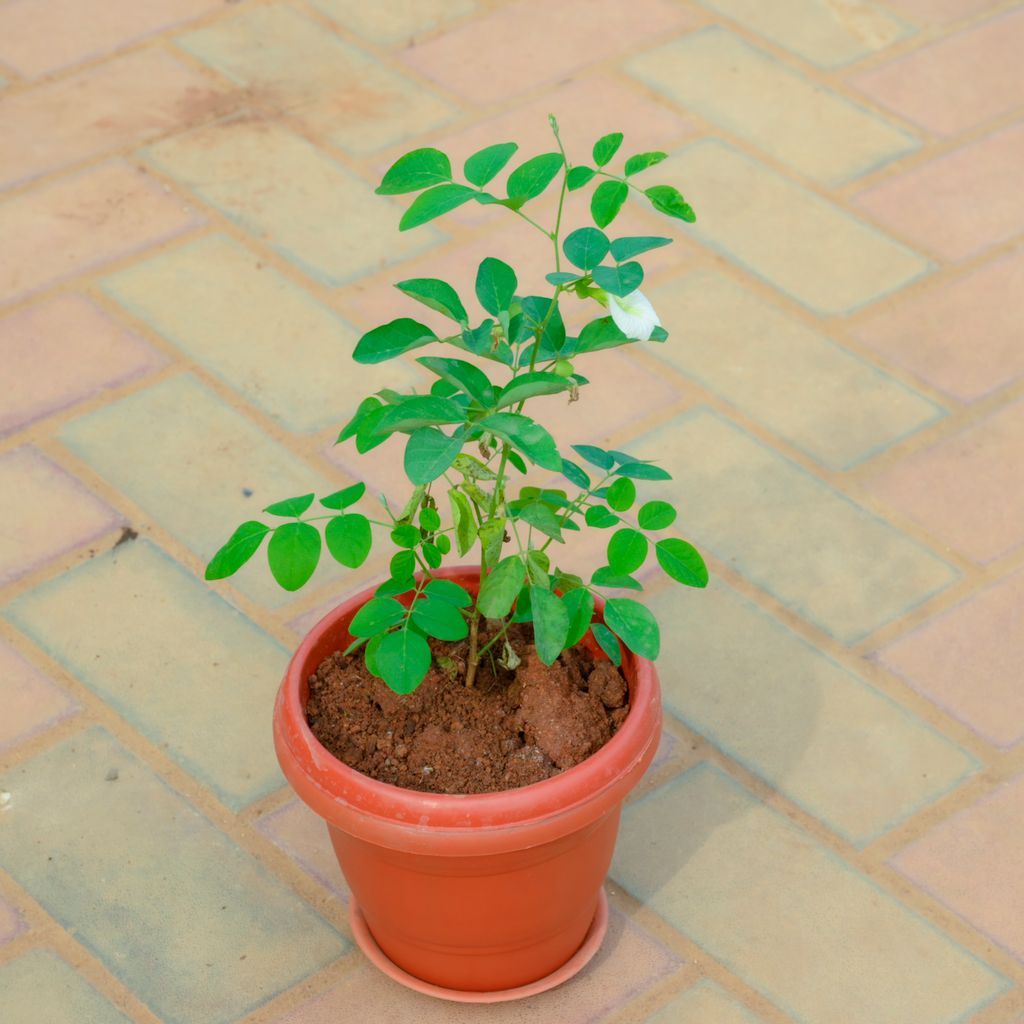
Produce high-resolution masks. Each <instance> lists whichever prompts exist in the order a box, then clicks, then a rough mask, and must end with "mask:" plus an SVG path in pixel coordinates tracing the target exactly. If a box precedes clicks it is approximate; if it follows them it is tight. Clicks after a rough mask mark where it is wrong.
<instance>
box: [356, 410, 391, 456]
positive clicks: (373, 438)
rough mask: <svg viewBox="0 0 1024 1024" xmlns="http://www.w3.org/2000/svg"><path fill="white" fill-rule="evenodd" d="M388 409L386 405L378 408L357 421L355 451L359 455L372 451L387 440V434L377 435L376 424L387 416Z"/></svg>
mask: <svg viewBox="0 0 1024 1024" xmlns="http://www.w3.org/2000/svg"><path fill="white" fill-rule="evenodd" d="M388 408H389V406H386V405H382V406H379V407H378V408H376V409H373V410H372V411H371V412H368V413H367V414H366V415H365V416H364V417H363V418H362V420H360V421H359V429H358V430H357V431H356V451H357V452H359V453H360V455H363V454H365V453H366V452H369V451H372V450H373V449H374V448H376V447H377V445H379V444H383V443H384V442H385V441H386V440H387V439H388V436H389V435H388V434H378V433H377V424H378V423H380V421H381V420H382V419H383V418H384V416H385V415H386V414H387V411H388Z"/></svg>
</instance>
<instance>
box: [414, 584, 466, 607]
mask: <svg viewBox="0 0 1024 1024" xmlns="http://www.w3.org/2000/svg"><path fill="white" fill-rule="evenodd" d="M423 592H424V593H425V594H428V595H429V596H430V597H433V598H436V599H437V600H438V601H447V602H448V603H449V604H453V605H455V607H456V608H468V607H469V606H470V605H472V603H473V598H472V596H471V595H470V593H469V591H468V590H466V589H465V588H464V587H460V586H459V585H458V583H453V582H452V581H451V580H431V581H430V582H429V583H428V584H427V585H426V586H425V587H424V588H423Z"/></svg>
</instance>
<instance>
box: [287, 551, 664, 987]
mask: <svg viewBox="0 0 1024 1024" xmlns="http://www.w3.org/2000/svg"><path fill="white" fill-rule="evenodd" d="M438 575H442V576H445V577H447V578H448V579H454V580H456V581H457V582H458V583H460V584H462V586H464V587H466V589H467V590H469V591H471V592H475V591H476V589H477V583H478V580H477V571H476V570H475V569H472V568H456V569H452V570H448V571H441V572H439V573H438ZM372 596H373V591H372V589H371V590H366V591H364V592H363V593H361V594H359V595H357V596H355V597H353V598H351V599H350V600H348V601H346V602H345V603H344V604H342V605H340V606H339V607H337V608H335V609H334V610H333V611H332V612H330V613H329V614H328V615H326V616H325V617H324V618H323V619H322V620H321V621H320V622H319V623H318V624H317V625H316V626H315V627H314V628H313V630H312V631H311V632H310V633H309V634H308V636H307V637H306V638H305V640H303V642H302V644H301V646H300V647H299V649H298V651H296V653H295V656H294V657H293V658H292V660H291V663H290V664H289V666H288V671H287V673H286V675H285V678H284V682H283V683H282V684H281V689H280V692H279V693H278V698H277V703H276V705H275V708H274V743H275V747H276V749H277V756H278V759H279V761H280V762H281V767H282V769H283V770H284V773H285V776H286V777H287V778H288V781H289V782H290V783H291V785H292V786H293V787H294V789H295V791H296V792H297V793H298V795H299V796H300V797H301V798H302V800H303V801H304V802H305V803H306V804H308V805H309V806H310V807H311V808H312V809H313V810H314V811H315V812H316V813H317V814H318V815H320V817H321V818H323V819H324V820H325V821H326V822H327V827H328V831H329V833H330V837H331V841H332V843H333V845H334V850H335V852H336V854H337V857H338V862H339V864H340V865H341V870H342V872H343V873H344V875H345V878H346V880H347V881H348V884H349V887H350V888H351V890H352V894H353V898H354V900H355V901H356V903H357V904H358V910H359V912H360V914H361V919H362V921H363V922H365V926H366V928H367V929H368V931H369V933H370V935H371V936H372V941H373V942H374V943H375V944H376V947H379V951H380V952H381V953H382V954H383V957H385V958H386V959H387V960H389V961H390V962H391V963H392V964H393V965H395V967H396V970H395V971H394V972H390V971H389V973H393V975H395V976H399V975H400V974H401V972H405V973H406V974H407V975H410V976H411V978H405V977H400V978H399V980H402V981H404V982H405V983H407V984H410V983H413V984H415V979H419V981H420V982H422V983H423V985H422V986H417V987H422V989H423V990H424V991H432V990H433V988H434V987H436V988H437V989H438V990H445V992H446V993H448V992H451V993H463V994H469V998H472V994H473V993H478V994H479V998H480V1001H483V1000H486V999H487V995H486V994H487V993H507V992H510V991H511V992H518V991H520V990H523V989H524V986H530V985H531V984H536V983H538V982H540V981H541V980H542V979H546V978H549V977H556V976H557V975H558V972H559V970H560V969H563V968H564V967H565V965H566V964H567V963H570V962H572V961H573V957H574V956H575V955H576V954H577V951H578V950H580V947H581V945H582V944H583V942H584V939H585V938H586V937H587V935H588V930H591V928H592V924H593V922H594V920H595V914H597V912H598V910H599V908H600V907H601V899H602V886H603V883H604V879H605V876H606V874H607V871H608V867H609V864H610V863H611V857H612V850H613V847H614V845H615V837H616V833H617V831H618V824H619V812H620V809H621V807H622V803H623V800H624V799H625V797H626V795H627V794H628V793H629V791H630V790H631V789H632V788H633V787H634V786H635V785H636V783H637V782H638V781H639V779H640V777H641V775H643V773H644V771H645V770H646V769H647V767H648V765H649V764H650V762H651V760H652V759H653V757H654V753H655V750H656V749H657V745H658V741H659V738H660V735H661V699H660V690H659V686H658V678H657V675H656V673H655V670H654V666H653V664H652V663H651V662H649V661H646V660H644V659H641V658H637V657H634V656H633V655H631V654H629V653H628V652H627V653H626V654H625V657H624V660H623V671H624V673H625V675H626V678H627V679H628V681H629V686H630V713H629V715H628V716H627V718H626V720H625V722H624V723H623V725H622V727H621V728H620V729H619V731H618V732H617V733H616V734H615V735H614V736H613V737H612V738H611V740H610V741H609V742H608V743H607V744H606V745H605V746H604V747H602V748H601V750H599V751H598V752H597V753H595V754H593V755H592V756H591V757H589V758H588V759H587V760H586V761H584V762H583V763H582V764H579V765H577V766H576V767H574V768H570V769H568V770H567V771H565V772H562V773H561V774H560V775H557V776H555V777H554V778H551V779H546V780H544V781H543V782H538V783H534V784H533V785H530V786H523V787H521V788H520V789H512V790H507V791H505V792H501V793H485V794H479V795H451V796H449V795H436V794H430V793H418V792H414V791H412V790H406V789H401V788H399V787H397V786H391V785H388V784H387V783H383V782H377V781H375V780H374V779H371V778H369V777H368V776H366V775H363V774H361V773H360V772H357V771H355V770H354V769H352V768H349V767H348V766H346V765H345V764H343V763H342V762H341V761H339V760H337V759H336V758H335V757H333V756H332V755H331V754H329V753H328V752H327V750H326V749H324V747H322V746H321V745H320V743H319V741H318V740H317V739H316V737H315V736H314V735H313V733H312V732H311V731H310V729H309V726H308V724H307V722H306V715H305V703H306V700H307V698H308V695H309V686H308V680H309V677H310V676H311V675H312V674H313V673H314V672H315V671H316V669H317V667H318V665H319V664H320V662H321V661H323V659H324V658H326V657H327V656H328V655H330V654H332V653H333V652H334V651H337V650H342V649H344V648H345V647H346V646H347V644H348V643H349V642H350V636H349V633H348V624H349V622H350V621H351V620H352V617H353V616H354V615H355V613H356V611H357V610H358V609H359V608H360V607H361V606H362V605H363V604H364V603H365V602H366V601H367V600H369V598H370V597H372ZM595 948H596V947H595ZM577 959H579V958H577ZM583 962H585V960H584V961H583ZM579 966H582V963H580V965H579ZM576 969H578V968H576ZM569 973H570V974H571V973H573V972H572V971H571V970H570V972H569ZM560 980H564V979H560ZM534 990H536V988H535V989H534ZM435 994H440V993H437V992H435Z"/></svg>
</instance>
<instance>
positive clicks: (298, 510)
mask: <svg viewBox="0 0 1024 1024" xmlns="http://www.w3.org/2000/svg"><path fill="white" fill-rule="evenodd" d="M314 497H316V495H313V494H303V495H302V496H301V497H299V498H286V499H285V500H284V501H275V502H274V504H273V505H268V506H267V507H266V508H265V509H264V510H263V511H264V512H269V513H270V515H272V516H281V517H282V518H287V517H290V516H295V517H298V516H301V515H302V513H303V512H305V511H306V509H307V508H309V506H310V505H312V504H313V498H314Z"/></svg>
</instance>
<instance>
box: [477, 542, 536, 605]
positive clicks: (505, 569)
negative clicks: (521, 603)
mask: <svg viewBox="0 0 1024 1024" xmlns="http://www.w3.org/2000/svg"><path fill="white" fill-rule="evenodd" d="M525 578H526V568H525V567H524V565H523V562H522V559H521V558H520V557H519V556H518V555H510V556H509V557H508V558H503V559H502V560H501V561H500V562H499V563H498V564H497V565H496V566H495V567H494V570H493V571H492V572H491V574H490V576H488V577H487V579H485V580H484V585H483V586H482V587H481V588H480V595H479V597H478V598H477V602H476V604H477V608H479V609H480V612H481V614H483V615H485V616H486V617H487V618H489V619H503V618H504V617H505V616H506V615H508V613H509V612H510V611H511V610H512V603H513V602H514V601H515V599H516V594H518V593H519V591H520V590H521V589H522V586H523V581H524V580H525Z"/></svg>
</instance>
